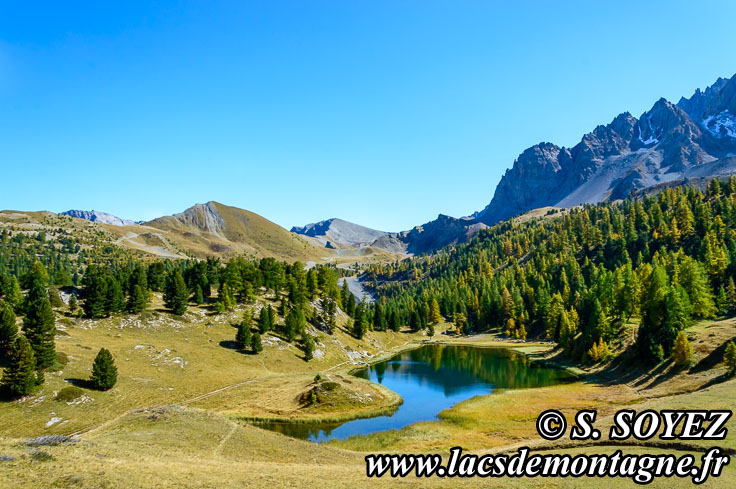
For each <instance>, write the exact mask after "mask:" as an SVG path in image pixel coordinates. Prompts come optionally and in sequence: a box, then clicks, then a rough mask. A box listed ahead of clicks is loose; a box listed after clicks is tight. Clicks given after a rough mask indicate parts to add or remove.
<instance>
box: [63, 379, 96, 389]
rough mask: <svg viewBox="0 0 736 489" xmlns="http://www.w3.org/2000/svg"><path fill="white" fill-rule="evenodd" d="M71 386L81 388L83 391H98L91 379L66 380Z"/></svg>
mask: <svg viewBox="0 0 736 489" xmlns="http://www.w3.org/2000/svg"><path fill="white" fill-rule="evenodd" d="M65 380H66V381H67V382H69V383H70V384H71V385H73V386H76V387H81V388H82V389H90V390H97V389H96V388H95V385H94V384H93V383H92V381H91V380H89V379H65Z"/></svg>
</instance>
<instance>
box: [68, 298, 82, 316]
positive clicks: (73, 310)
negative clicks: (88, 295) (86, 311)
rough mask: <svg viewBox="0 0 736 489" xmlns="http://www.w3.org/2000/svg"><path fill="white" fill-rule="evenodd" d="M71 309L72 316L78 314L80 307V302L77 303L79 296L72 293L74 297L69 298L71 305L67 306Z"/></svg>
mask: <svg viewBox="0 0 736 489" xmlns="http://www.w3.org/2000/svg"><path fill="white" fill-rule="evenodd" d="M67 307H68V308H69V312H70V313H71V314H74V313H76V312H77V308H78V307H79V301H77V294H75V293H72V295H71V296H70V297H69V304H68V305H67Z"/></svg>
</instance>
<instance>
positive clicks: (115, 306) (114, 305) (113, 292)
mask: <svg viewBox="0 0 736 489" xmlns="http://www.w3.org/2000/svg"><path fill="white" fill-rule="evenodd" d="M123 310H125V295H124V294H123V288H122V287H120V282H118V281H117V280H115V278H114V277H110V280H109V282H108V286H107V311H108V312H122V311H123Z"/></svg>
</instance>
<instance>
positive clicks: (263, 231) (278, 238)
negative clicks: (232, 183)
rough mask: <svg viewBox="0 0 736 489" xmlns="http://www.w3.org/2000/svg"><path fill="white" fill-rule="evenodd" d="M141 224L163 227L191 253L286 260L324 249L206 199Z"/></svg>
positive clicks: (314, 254)
mask: <svg viewBox="0 0 736 489" xmlns="http://www.w3.org/2000/svg"><path fill="white" fill-rule="evenodd" d="M144 225H145V226H148V227H152V228H156V229H159V230H161V231H164V232H165V233H166V234H165V236H166V238H167V239H169V240H171V241H173V242H174V243H176V244H177V245H178V246H179V247H181V248H182V249H184V250H185V251H187V252H189V253H191V254H194V255H195V256H207V255H212V254H213V253H214V254H242V253H245V254H252V255H255V256H272V257H276V258H280V259H286V260H293V259H299V260H307V259H312V258H317V257H320V256H324V255H325V250H323V249H320V248H317V247H316V246H314V245H312V244H310V243H308V242H306V241H305V240H303V239H301V238H299V237H298V236H297V235H295V234H293V233H290V232H289V231H287V230H286V229H284V228H282V227H281V226H279V225H277V224H275V223H273V222H271V221H269V220H268V219H266V218H264V217H261V216H259V215H258V214H255V213H253V212H250V211H246V210H243V209H239V208H237V207H231V206H227V205H223V204H220V203H218V202H207V203H206V204H196V205H194V206H192V207H190V208H189V209H187V210H185V211H184V212H181V213H178V214H174V215H173V216H166V217H159V218H157V219H154V220H152V221H149V222H146V223H144Z"/></svg>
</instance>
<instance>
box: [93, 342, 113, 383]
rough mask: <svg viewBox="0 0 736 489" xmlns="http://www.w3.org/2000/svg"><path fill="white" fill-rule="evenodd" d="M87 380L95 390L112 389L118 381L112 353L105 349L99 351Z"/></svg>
mask: <svg viewBox="0 0 736 489" xmlns="http://www.w3.org/2000/svg"><path fill="white" fill-rule="evenodd" d="M89 380H90V382H92V385H93V386H94V387H95V389H99V390H103V391H106V390H109V389H112V388H113V386H114V385H115V383H116V382H117V381H118V368H117V367H116V366H115V360H114V359H113V357H112V353H110V351H109V350H107V349H106V348H102V349H100V351H99V352H98V353H97V356H96V357H95V361H94V363H93V364H92V376H91V377H90V379H89Z"/></svg>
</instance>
